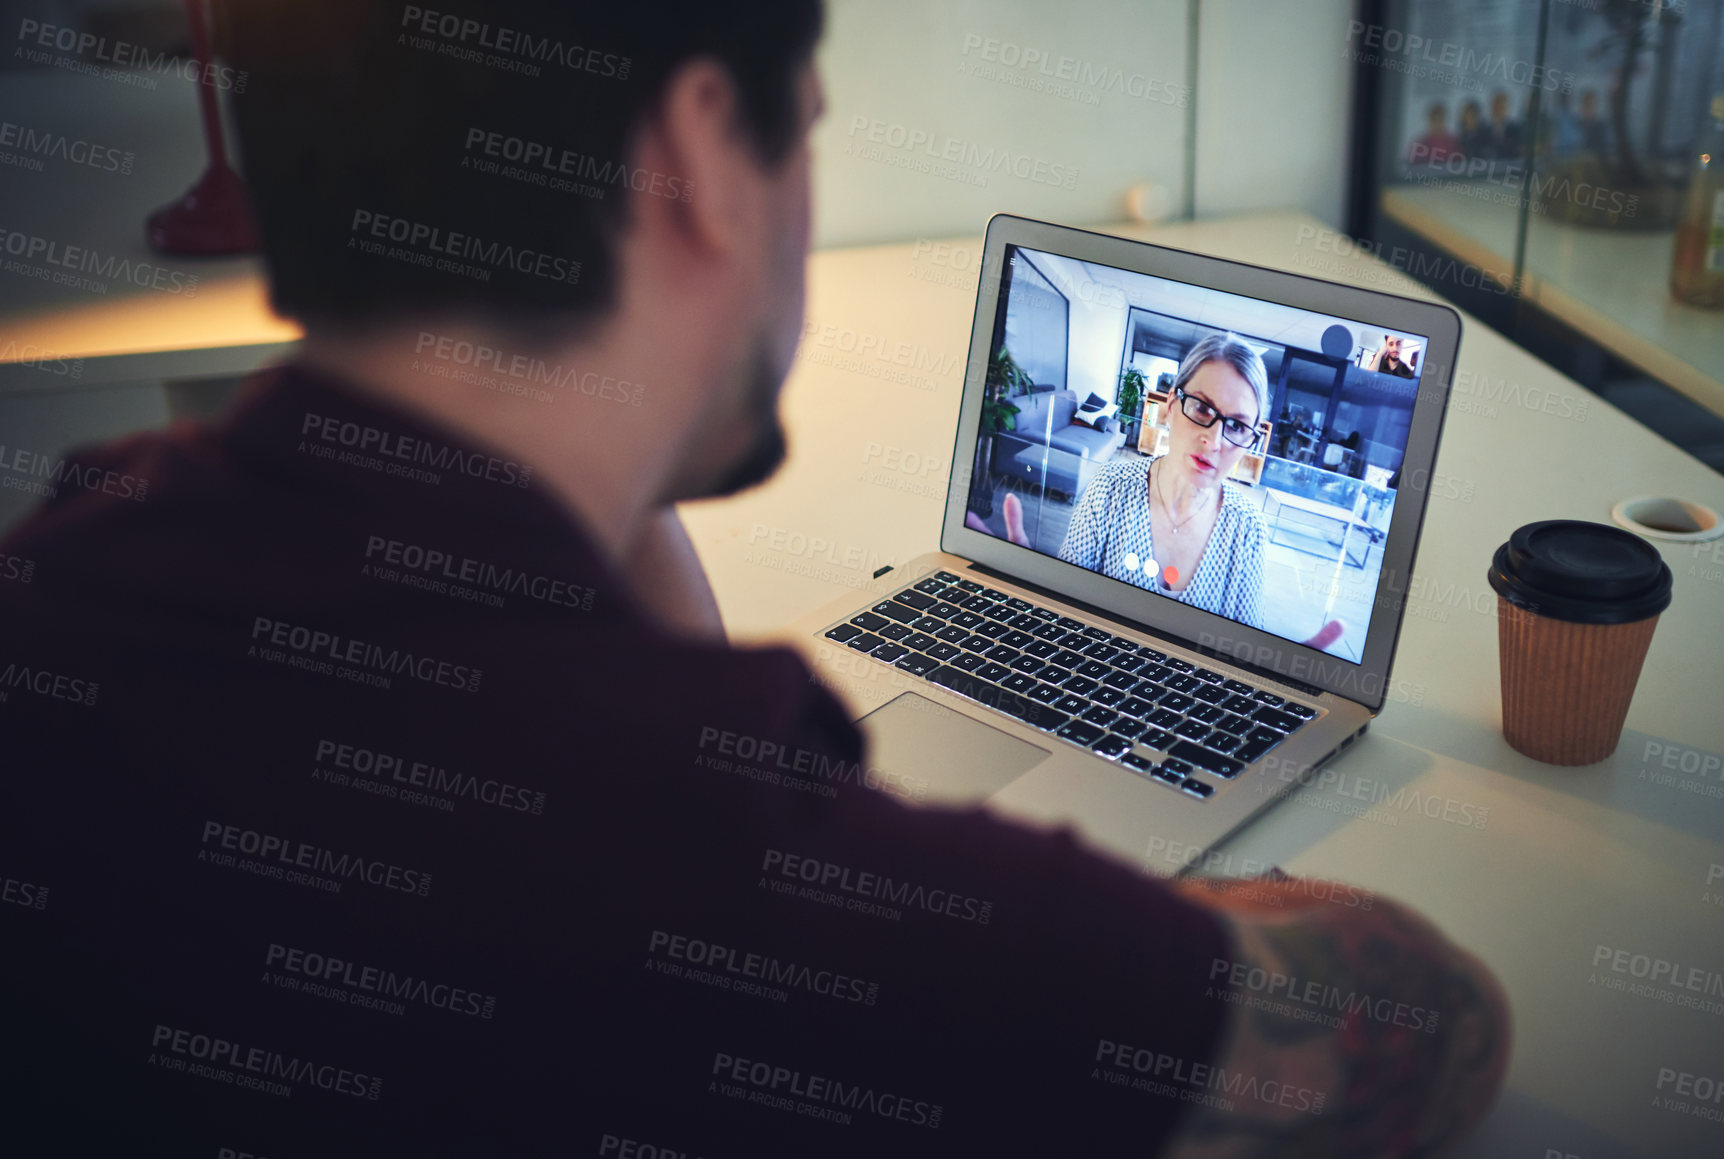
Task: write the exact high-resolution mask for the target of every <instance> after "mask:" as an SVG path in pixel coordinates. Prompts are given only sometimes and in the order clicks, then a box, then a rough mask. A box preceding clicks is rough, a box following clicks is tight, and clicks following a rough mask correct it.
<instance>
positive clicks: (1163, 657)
mask: <svg viewBox="0 0 1724 1159" xmlns="http://www.w3.org/2000/svg"><path fill="white" fill-rule="evenodd" d="M1137 654H1138V655H1139V656H1142V657H1143V658H1144V659H1145V660H1148V661H1150V662H1151V663H1154V664H1165V663H1167V653H1166V652H1157V651H1156V650H1155V649H1154V648H1151V647H1149V646H1148V645H1144V646H1142V647H1140V648H1138V650H1137Z"/></svg>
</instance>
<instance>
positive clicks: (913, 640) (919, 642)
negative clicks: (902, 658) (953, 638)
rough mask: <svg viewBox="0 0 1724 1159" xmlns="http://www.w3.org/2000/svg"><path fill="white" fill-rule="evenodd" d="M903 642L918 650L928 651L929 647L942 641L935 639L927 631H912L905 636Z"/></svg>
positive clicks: (908, 646) (906, 645)
mask: <svg viewBox="0 0 1724 1159" xmlns="http://www.w3.org/2000/svg"><path fill="white" fill-rule="evenodd" d="M901 642H902V643H903V645H904V647H906V648H910V649H913V650H915V651H917V652H926V651H927V650H928V649H929V648H932V647H933V646H934V645H935V644H938V643H939V642H940V641H938V640H936V639H934V637H932V636H930V635H928V634H927V633H926V632H912V633H910V634H909V635H908V636H906V637H904V639H903V640H902V641H901Z"/></svg>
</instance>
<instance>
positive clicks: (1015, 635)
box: [1000, 629, 1037, 648]
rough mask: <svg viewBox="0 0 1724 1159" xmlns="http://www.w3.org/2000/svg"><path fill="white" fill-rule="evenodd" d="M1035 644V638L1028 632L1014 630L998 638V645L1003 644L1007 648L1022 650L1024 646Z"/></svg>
mask: <svg viewBox="0 0 1724 1159" xmlns="http://www.w3.org/2000/svg"><path fill="white" fill-rule="evenodd" d="M1036 642H1037V641H1036V638H1035V637H1034V636H1032V635H1030V634H1029V633H1028V632H1019V631H1016V630H1015V629H1014V630H1013V631H1010V632H1007V633H1006V634H1005V635H1004V636H1001V637H1000V643H1002V644H1004V645H1005V646H1006V647H1008V648H1022V647H1023V646H1024V645H1025V644H1034V643H1036Z"/></svg>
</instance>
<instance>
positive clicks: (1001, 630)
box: [976, 620, 1011, 640]
mask: <svg viewBox="0 0 1724 1159" xmlns="http://www.w3.org/2000/svg"><path fill="white" fill-rule="evenodd" d="M1009 631H1011V629H1010V628H1008V627H1006V626H1005V625H1004V624H1002V623H1000V622H999V621H998V620H983V621H982V622H981V623H979V624H977V625H976V635H978V636H986V637H987V638H988V639H990V640H998V639H999V638H1000V637H1001V636H1004V635H1005V634H1006V633H1007V632H1009Z"/></svg>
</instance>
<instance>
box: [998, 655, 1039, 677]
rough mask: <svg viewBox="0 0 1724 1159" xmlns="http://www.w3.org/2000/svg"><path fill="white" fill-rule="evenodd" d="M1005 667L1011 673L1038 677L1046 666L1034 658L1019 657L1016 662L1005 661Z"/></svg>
mask: <svg viewBox="0 0 1724 1159" xmlns="http://www.w3.org/2000/svg"><path fill="white" fill-rule="evenodd" d="M1006 667H1007V668H1010V669H1011V670H1012V671H1013V672H1021V673H1023V674H1024V675H1025V676H1040V675H1041V672H1042V669H1043V668H1046V667H1047V665H1046V664H1044V663H1043V662H1042V661H1040V660H1037V659H1036V658H1035V657H1034V656H1019V657H1018V658H1017V659H1016V660H1008V661H1006Z"/></svg>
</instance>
